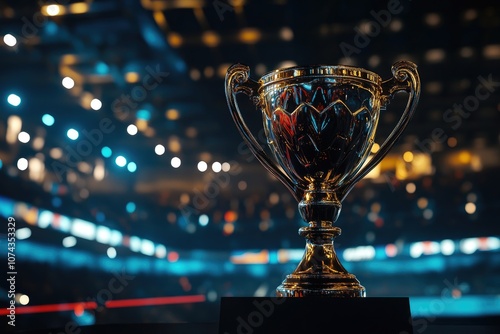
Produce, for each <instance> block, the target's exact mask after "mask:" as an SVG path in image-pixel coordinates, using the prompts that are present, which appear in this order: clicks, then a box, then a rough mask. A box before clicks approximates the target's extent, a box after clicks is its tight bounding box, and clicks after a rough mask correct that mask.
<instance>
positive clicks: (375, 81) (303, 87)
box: [225, 61, 420, 297]
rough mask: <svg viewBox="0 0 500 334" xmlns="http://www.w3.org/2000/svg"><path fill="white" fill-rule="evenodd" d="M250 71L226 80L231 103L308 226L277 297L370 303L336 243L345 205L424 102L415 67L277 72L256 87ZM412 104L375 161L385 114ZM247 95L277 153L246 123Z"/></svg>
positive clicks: (236, 68) (239, 69)
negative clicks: (401, 99)
mask: <svg viewBox="0 0 500 334" xmlns="http://www.w3.org/2000/svg"><path fill="white" fill-rule="evenodd" d="M249 74H250V73H249V68H248V66H245V65H242V64H235V65H232V66H231V67H230V68H229V69H228V71H227V74H226V80H225V89H226V98H227V103H228V106H229V109H230V112H231V115H232V117H233V120H234V122H235V124H236V126H237V128H238V130H239V132H240V133H241V135H242V137H243V139H244V140H245V142H246V143H247V144H248V146H249V148H250V150H251V151H252V153H253V154H254V155H255V156H256V158H257V159H258V160H259V161H260V162H261V163H262V165H263V166H264V167H265V168H266V169H267V170H268V171H269V172H270V173H271V174H273V175H274V176H275V177H276V178H278V180H280V181H281V182H282V183H283V184H284V185H285V186H286V187H287V188H288V189H289V190H290V191H291V193H292V194H293V196H294V198H295V199H296V200H297V202H298V210H299V213H300V215H301V217H302V219H303V220H304V222H306V223H308V226H306V227H302V228H300V229H299V234H300V235H302V236H304V237H305V239H306V247H305V251H304V256H303V258H302V260H301V261H300V263H299V265H298V266H297V268H296V269H295V270H294V272H293V273H291V274H289V275H287V277H286V279H285V280H284V281H283V282H282V284H281V285H280V286H278V288H277V289H276V295H277V296H278V297H307V296H330V297H365V296H366V292H365V288H364V287H363V286H362V285H361V284H360V282H359V281H358V280H357V279H356V277H355V276H354V275H353V274H350V273H348V272H347V270H346V269H345V268H344V267H343V266H342V264H341V263H340V261H339V259H338V257H337V255H336V253H335V249H334V244H333V240H334V238H335V237H337V236H338V235H340V228H338V227H336V226H334V224H335V222H336V221H337V218H338V216H339V213H340V210H341V207H342V204H341V203H342V201H343V200H344V198H345V197H346V196H347V194H348V193H349V191H350V190H351V189H352V187H353V186H354V185H355V184H356V183H357V182H358V181H359V180H361V179H362V178H363V177H364V176H365V175H366V174H368V172H370V170H371V169H373V168H374V167H375V166H376V165H377V164H378V163H379V162H380V161H381V160H382V159H383V158H384V157H385V155H386V154H387V153H388V152H389V150H390V149H391V147H392V146H393V145H394V143H395V142H396V141H397V139H398V138H399V137H400V136H401V134H402V132H403V131H404V129H405V128H406V126H407V125H408V122H409V121H410V119H411V117H412V115H413V113H414V111H415V108H416V105H417V102H418V98H419V95H420V79H419V76H418V72H417V69H416V65H415V64H413V63H411V62H408V61H398V62H396V63H394V65H393V66H392V74H393V76H392V78H390V79H388V80H385V81H382V79H381V77H380V76H379V75H377V74H375V73H373V72H371V71H368V70H365V69H362V68H357V67H352V66H342V65H338V66H326V65H316V66H298V67H291V68H284V69H278V70H275V71H273V72H270V73H268V74H266V75H264V76H263V77H262V78H260V80H258V81H255V80H252V79H250V77H249ZM402 91H404V92H407V93H408V102H407V105H406V108H405V110H404V112H403V114H402V115H401V117H400V120H399V122H398V123H397V124H396V126H395V128H394V129H393V131H392V132H391V133H390V135H389V136H388V137H387V138H386V139H385V141H384V143H383V144H382V145H381V146H380V149H379V150H378V151H377V152H376V154H374V155H373V156H372V157H371V158H369V156H370V152H371V147H372V144H373V143H374V138H375V134H376V130H377V125H378V121H379V118H380V111H381V110H383V109H385V107H386V106H387V105H388V103H389V101H390V99H391V98H392V97H393V95H394V94H395V93H397V92H402ZM239 93H244V94H246V95H248V96H249V97H250V98H251V99H252V101H253V103H254V104H255V106H256V107H257V108H258V109H260V110H261V111H262V117H263V127H264V130H265V134H266V138H267V143H268V145H269V150H268V151H267V152H269V151H270V152H272V153H271V154H269V153H266V151H265V150H264V149H263V148H262V146H261V145H260V144H259V143H258V141H257V140H256V139H255V137H254V136H253V135H252V133H251V131H250V130H249V129H248V127H247V125H246V123H245V121H244V120H243V117H242V114H241V112H240V109H239V106H238V104H237V101H236V95H237V94H239Z"/></svg>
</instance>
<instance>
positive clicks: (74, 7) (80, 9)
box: [68, 2, 89, 14]
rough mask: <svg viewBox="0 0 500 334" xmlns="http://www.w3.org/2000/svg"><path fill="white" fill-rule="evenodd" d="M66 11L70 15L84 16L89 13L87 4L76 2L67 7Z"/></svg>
mask: <svg viewBox="0 0 500 334" xmlns="http://www.w3.org/2000/svg"><path fill="white" fill-rule="evenodd" d="M68 9H69V12H70V13H71V14H85V13H86V12H88V11H89V4H88V3H86V2H76V3H72V4H71V5H69V8H68Z"/></svg>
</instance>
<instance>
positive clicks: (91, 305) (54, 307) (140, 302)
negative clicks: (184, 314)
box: [0, 295, 206, 315]
mask: <svg viewBox="0 0 500 334" xmlns="http://www.w3.org/2000/svg"><path fill="white" fill-rule="evenodd" d="M205 300H206V298H205V296H204V295H191V296H169V297H153V298H136V299H122V300H109V301H107V302H106V303H105V306H106V307H107V308H121V307H140V306H152V305H172V304H187V303H202V302H204V301H205ZM82 307H83V309H87V310H94V309H96V308H97V303H96V302H77V303H61V304H46V305H32V306H16V314H31V313H48V312H64V311H71V312H74V310H75V308H80V309H81V308H82ZM9 312H10V310H8V309H7V308H6V307H3V308H1V309H0V315H8V314H9Z"/></svg>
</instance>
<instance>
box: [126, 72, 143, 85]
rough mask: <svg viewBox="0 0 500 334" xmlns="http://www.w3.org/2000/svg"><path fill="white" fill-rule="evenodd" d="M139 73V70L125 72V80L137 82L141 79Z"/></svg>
mask: <svg viewBox="0 0 500 334" xmlns="http://www.w3.org/2000/svg"><path fill="white" fill-rule="evenodd" d="M139 78H140V76H139V73H137V72H127V73H125V81H127V82H128V83H136V82H138V81H139Z"/></svg>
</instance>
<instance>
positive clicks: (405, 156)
mask: <svg viewBox="0 0 500 334" xmlns="http://www.w3.org/2000/svg"><path fill="white" fill-rule="evenodd" d="M403 160H404V161H406V162H412V161H413V153H412V152H410V151H406V152H405V153H404V154H403Z"/></svg>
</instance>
